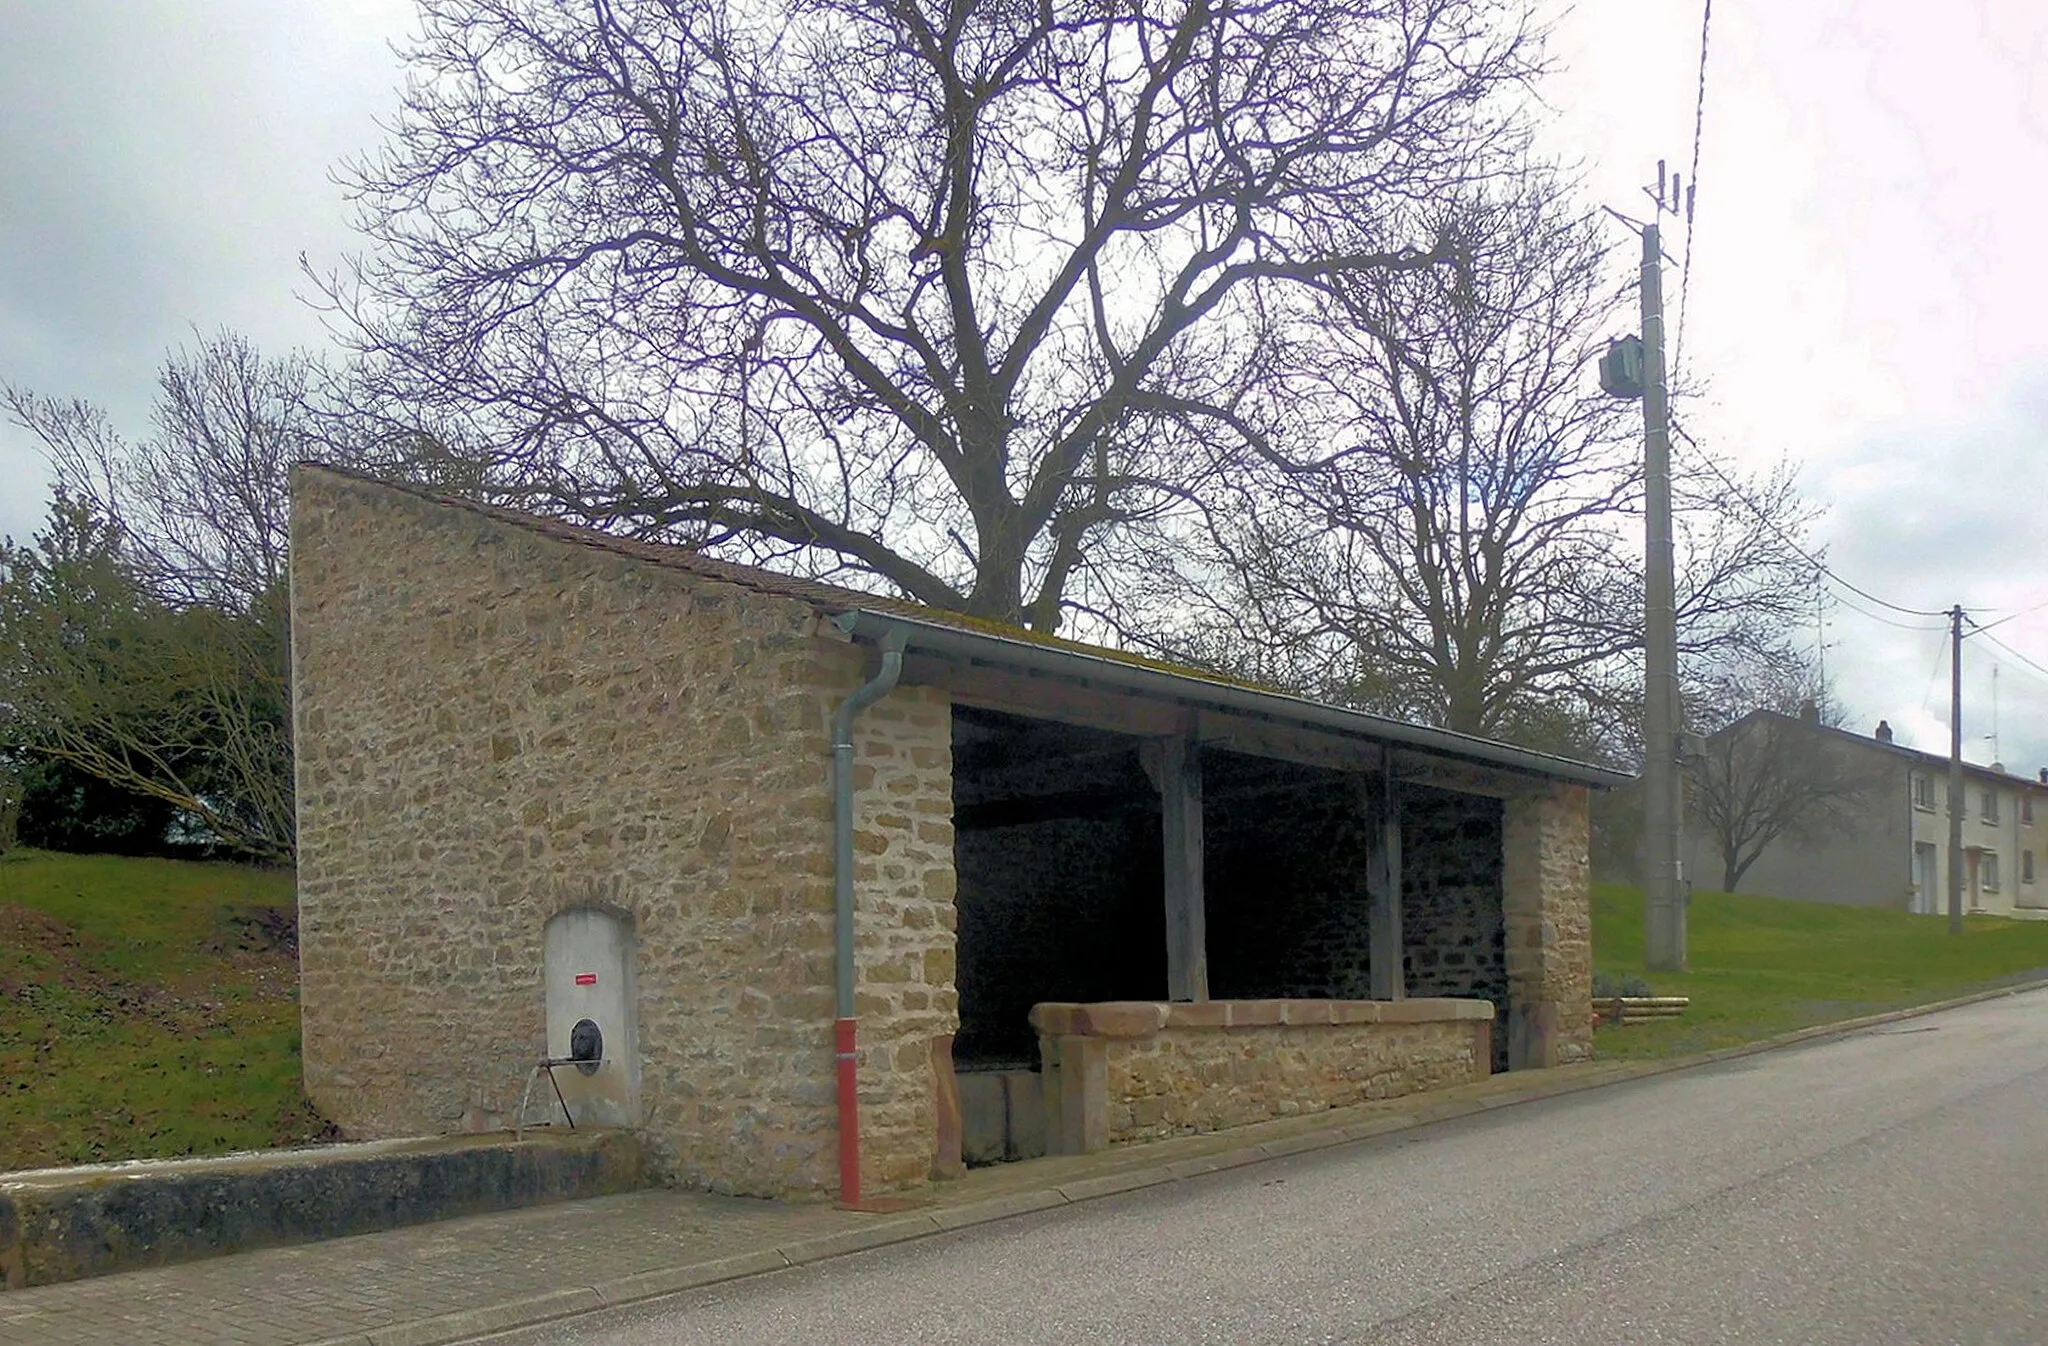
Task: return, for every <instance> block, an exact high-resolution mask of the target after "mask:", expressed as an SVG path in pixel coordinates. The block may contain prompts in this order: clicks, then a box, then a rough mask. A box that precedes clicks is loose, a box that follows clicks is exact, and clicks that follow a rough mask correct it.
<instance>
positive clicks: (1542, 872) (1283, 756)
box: [291, 467, 1623, 1201]
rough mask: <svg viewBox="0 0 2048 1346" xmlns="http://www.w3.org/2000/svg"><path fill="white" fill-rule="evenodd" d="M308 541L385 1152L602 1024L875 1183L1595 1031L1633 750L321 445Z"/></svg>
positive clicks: (498, 1094) (303, 544)
mask: <svg viewBox="0 0 2048 1346" xmlns="http://www.w3.org/2000/svg"><path fill="white" fill-rule="evenodd" d="M291 541H292V617H293V624H292V630H293V649H292V657H293V688H294V702H295V704H294V715H295V724H296V732H297V754H298V760H297V783H298V807H299V910H300V929H301V955H300V957H301V973H302V983H303V984H302V1004H303V1015H304V1030H305V1031H304V1061H305V1077H306V1087H307V1089H308V1092H309V1093H310V1094H311V1096H312V1097H313V1099H314V1100H315V1101H316V1102H317V1103H318V1104H319V1105H320V1107H321V1108H322V1109H323V1110H324V1111H325V1112H326V1113H327V1114H328V1115H329V1116H330V1117H332V1118H333V1119H334V1120H335V1121H336V1122H337V1123H339V1124H340V1125H341V1127H342V1128H343V1129H344V1131H345V1132H347V1133H348V1134H350V1135H352V1136H358V1137H378V1136H399V1135H419V1134H432V1133H444V1132H462V1131H487V1130H495V1129H500V1128H504V1127H508V1126H512V1125H514V1124H515V1121H516V1120H519V1119H518V1116H517V1115H518V1113H519V1112H520V1107H521V1100H522V1096H523V1095H524V1094H525V1093H526V1090H527V1087H528V1086H529V1085H530V1084H531V1083H532V1080H531V1078H530V1077H531V1074H532V1071H533V1067H534V1063H535V1061H536V1060H537V1059H539V1058H541V1057H542V1056H544V1055H545V1056H548V1057H555V1058H565V1057H569V1056H572V1055H573V1056H580V1057H584V1058H588V1059H587V1060H586V1061H585V1068H584V1069H575V1068H564V1069H560V1070H557V1071H556V1072H555V1074H556V1076H557V1078H558V1079H560V1080H561V1081H562V1089H563V1094H564V1100H565V1103H566V1106H567V1108H568V1110H569V1111H570V1112H571V1114H572V1115H573V1116H574V1117H575V1118H576V1119H577V1120H579V1121H581V1122H584V1123H586V1124H588V1123H598V1124H611V1125H619V1126H629V1127H632V1128H635V1129H636V1130H637V1131H638V1132H639V1133H640V1134H641V1136H642V1137H643V1138H644V1140H645V1142H646V1145H647V1148H648V1151H649V1153H650V1155H651V1156H652V1158H653V1161H654V1163H655V1165H656V1167H657V1168H658V1169H659V1170H660V1171H661V1172H663V1173H664V1174H665V1175H666V1176H668V1177H669V1178H671V1179H672V1180H675V1181H678V1182H681V1183H684V1184H688V1185H693V1186H700V1187H706V1188H710V1189H713V1190H718V1191H726V1192H736V1193H745V1194H755V1195H802V1194H818V1195H831V1196H838V1197H840V1198H841V1199H845V1200H852V1201H858V1200H861V1199H863V1198H864V1197H866V1196H871V1195H873V1194H876V1193H883V1192H889V1191H898V1190H902V1189H905V1188H909V1187H913V1186H915V1185H917V1184H920V1183H923V1182H925V1181H928V1180H929V1179H931V1178H932V1177H934V1176H935V1175H936V1176H944V1175H946V1174H948V1173H951V1172H955V1171H957V1169H958V1166H959V1164H960V1162H961V1156H962V1152H963V1149H964V1151H965V1153H966V1155H967V1157H968V1158H969V1159H973V1160H987V1159H996V1158H1002V1157H1021V1156H1028V1155H1031V1154H1035V1153H1042V1152H1045V1151H1046V1150H1051V1151H1054V1152H1070V1151H1076V1150H1085V1149H1091V1148H1097V1147H1100V1146H1104V1145H1111V1144H1117V1143H1120V1142H1124V1141H1129V1140H1136V1139H1143V1138H1147V1137H1152V1136H1160V1135H1168V1134H1173V1133H1177V1132H1188V1131H1198V1130H1208V1129H1213V1128H1216V1127H1222V1126H1230V1125H1237V1124H1241V1123H1244V1122H1249V1121H1254V1120H1257V1119H1259V1118H1262V1117H1268V1116H1274V1115H1279V1114H1282V1113H1294V1112H1302V1111H1310V1110H1315V1109H1320V1108H1327V1107H1334V1106H1341V1105H1343V1104H1346V1103H1352V1102H1357V1101H1360V1100H1363V1099H1367V1098H1377V1097H1388V1096H1392V1095H1395V1094H1399V1093H1404V1092H1409V1091H1413V1090H1418V1089H1426V1088H1431V1087H1436V1086H1440V1085H1443V1084H1447V1083H1452V1082H1457V1081H1462V1080H1468V1079H1471V1078H1473V1077H1474V1076H1475V1075H1481V1074H1484V1073H1486V1072H1487V1071H1489V1070H1494V1069H1501V1068H1509V1069H1519V1068H1524V1067H1540V1066H1549V1065H1554V1064H1558V1063H1562V1062H1567V1061H1573V1060H1578V1059H1581V1058H1584V1057H1585V1056H1587V1055H1588V1054H1589V1052H1590V1044H1591V1027H1590V1013H1589V996H1590V986H1589V982H1590V969H1591V947H1590V929H1589V912H1588V892H1587V857H1586V849H1587V824H1586V800H1587V792H1588V790H1589V788H1603V787H1605V786H1608V785H1611V784H1615V783H1617V782H1619V781H1620V780H1621V779H1623V778H1622V777H1619V776H1616V775H1614V774H1613V773H1610V772H1607V771H1604V770H1602V769H1599V768H1595V767H1590V766H1586V765H1584V764H1580V763H1575V762H1569V761H1564V760H1561V759H1558V758H1553V757H1546V756H1543V755H1540V754H1535V753H1531V752H1527V751H1523V750H1520V749H1516V748H1511V747H1507V746H1505V745H1501V744H1496V743H1489V742H1485V741H1482V740H1478V739H1473V738H1468V737H1464V736H1460V735H1457V734H1452V733H1447V732H1443V731H1439V730H1432V729H1424V728H1418V727H1415V726H1411V725H1405V724H1400V723H1396V722H1392V721H1388V720H1384V719H1380V718H1377V717H1374V716H1370V715H1362V714H1358V713H1355V712H1351V711H1346V710H1342V709H1338V708H1335V707H1331V706H1326V705H1320V704H1317V703H1314V702H1310V701H1306V700H1303V699H1300V698H1296V697H1292V696H1287V695H1283V694H1280V693H1276V692H1270V691H1265V690H1261V689H1256V688H1251V687H1247V686H1240V685H1237V684H1233V683H1229V682H1225V681H1220V680H1216V679H1213V678H1210V677H1207V676H1204V675H1202V674H1199V673H1194V672H1190V671H1186V670H1177V669H1171V668H1165V667H1161V666H1158V665H1153V664H1148V663H1143V662H1137V661H1133V660H1130V659H1128V658H1126V657H1124V656H1120V655H1117V654H1114V653H1111V652H1107V651H1102V650H1096V649H1092V648H1090V647H1086V646H1081V645H1076V644H1073V643H1070V642H1063V641H1051V640H1047V639H1044V638H1042V637H1037V636H1033V635H1028V634H1026V633H1023V632H1019V631H1014V630H1009V629H1006V628H1001V627H995V626H991V625H988V624H986V623H979V622H973V621H969V620H966V619H961V618H958V617H954V616H951V615H948V614H944V613H940V612H935V611H932V610H929V609H926V608H922V607H919V606H917V605H914V604H910V603H905V602H901V601H896V600H891V599H887V598H879V597H875V596H872V595H868V594H862V593H856V592H853V591H851V590H846V589H840V588H835V587H832V586H828V585H823V584H818V583H812V582H807V581H803V580H798V579H792V578H789V577H786V576H781V575H775V574H770V573H768V572H764V571H760V570H755V569H750V568H748V567H744V566H738V565H732V564H728V563H725V562H722V561H717V560H713V559H710V558H707V557H703V556H698V555H695V554H693V553H690V552H688V551H684V550H681V549H677V548H672V547H664V546H657V545H652V544H645V543H636V542H631V541H626V540H622V539H619V538H614V537H609V536H606V535H603V534H599V533H594V532H589V531H586V530H582V529H577V528H573V527H569V526H566V525H563V524H559V523H554V522H549V521H545V520H541V519H536V518H531V517H527V516H524V515H519V514H514V513H510V512H507V511H502V510H497V509H492V508H488V507H484V506H479V505H476V504H472V503H467V502H460V501H455V500H448V499H442V498H439V497H436V496H434V495H431V494H429V493H426V492H422V491H417V490H413V489H410V488H404V487H398V486H392V485H386V484H379V483H374V482H370V481H367V480H362V479H358V478H355V477H352V476H349V475H346V474H344V473H341V472H337V471H334V470H331V469H326V468H318V467H303V468H301V469H300V470H299V471H298V472H297V474H296V476H295V479H294V488H293V505H292V539H291ZM840 729H846V730H848V731H850V732H847V733H845V734H844V735H842V734H841V733H840V732H838V731H839V730H840ZM835 741H841V742H843V743H844V744H845V745H846V746H844V747H841V748H839V749H837V750H835ZM535 1100H536V1101H535V1102H534V1104H533V1111H532V1113H531V1114H530V1115H529V1117H528V1118H527V1120H530V1121H540V1120H543V1119H545V1118H546V1117H547V1116H548V1115H549V1112H550V1110H552V1111H553V1114H554V1116H555V1117H556V1118H557V1119H559V1116H560V1111H561V1109H560V1107H559V1106H557V1105H556V1104H555V1100H554V1097H553V1093H552V1091H551V1090H548V1089H547V1088H546V1087H545V1086H543V1088H542V1090H541V1092H540V1093H539V1094H536V1095H535ZM543 1102H544V1103H545V1104H546V1106H542V1103H543Z"/></svg>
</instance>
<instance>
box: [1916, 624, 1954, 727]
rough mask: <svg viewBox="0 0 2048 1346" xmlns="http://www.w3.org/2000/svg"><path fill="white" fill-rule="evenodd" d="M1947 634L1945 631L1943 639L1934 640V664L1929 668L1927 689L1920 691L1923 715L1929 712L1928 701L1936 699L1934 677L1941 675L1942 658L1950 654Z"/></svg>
mask: <svg viewBox="0 0 2048 1346" xmlns="http://www.w3.org/2000/svg"><path fill="white" fill-rule="evenodd" d="M1946 636H1947V633H1946V632H1944V633H1943V639H1941V640H1937V641H1935V642H1934V666H1933V667H1932V668H1930V669H1928V670H1927V690H1926V691H1924V692H1922V693H1920V713H1921V714H1922V715H1925V714H1926V713H1927V703H1928V702H1929V701H1931V700H1933V699H1934V679H1935V678H1936V677H1938V676H1939V675H1940V673H1941V664H1942V659H1943V658H1944V656H1946V655H1947V654H1948V640H1947V638H1946Z"/></svg>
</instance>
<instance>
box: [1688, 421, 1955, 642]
mask: <svg viewBox="0 0 2048 1346" xmlns="http://www.w3.org/2000/svg"><path fill="white" fill-rule="evenodd" d="M1671 428H1672V429H1673V430H1674V431H1676V432H1677V434H1678V437H1679V438H1680V439H1683V440H1684V441H1685V442H1686V443H1687V444H1690V445H1691V446H1692V447H1693V448H1694V449H1696V450H1698V452H1699V455H1700V461H1701V462H1703V463H1705V464H1706V465H1707V469H1708V470H1709V471H1711V472H1712V473H1713V474H1714V475H1715V476H1716V477H1719V478H1720V479H1721V484H1722V485H1723V486H1726V487H1727V488H1728V490H1729V493H1730V494H1732V495H1733V496H1734V497H1735V498H1736V499H1737V500H1740V501H1741V502H1742V503H1743V504H1745V505H1747V506H1749V511H1750V513H1752V514H1754V515H1756V517H1757V520H1758V521H1759V522H1760V523H1762V524H1763V525H1764V526H1765V527H1766V528H1768V529H1770V530H1771V531H1772V532H1773V533H1776V534H1777V535H1778V538H1779V540H1780V541H1782V542H1783V543H1784V544H1785V545H1786V546H1788V547H1790V548H1791V549H1792V550H1793V551H1794V552H1795V553H1797V554H1798V555H1799V557H1800V558H1801V559H1803V560H1804V561H1805V562H1806V563H1807V564H1808V565H1810V566H1812V567H1813V568H1814V569H1815V570H1818V571H1819V572H1820V573H1821V574H1823V575H1825V576H1827V577H1828V578H1829V579H1831V580H1833V581H1834V582H1835V583H1836V584H1839V585H1840V586H1841V587H1842V588H1844V589H1847V590H1848V591H1849V592H1850V593H1852V594H1855V595H1857V596H1858V597H1860V598H1863V599H1865V600H1867V601H1869V602H1872V603H1875V604H1877V605H1878V606H1879V607H1881V608H1890V609H1891V610H1892V611H1893V612H1899V613H1904V614H1905V615H1906V616H1908V617H1946V616H1948V613H1947V611H1946V610H1944V609H1940V608H1909V607H1906V606H1904V605H1903V604H1900V603H1894V602H1892V601H1891V600H1890V599H1887V598H1879V597H1878V596H1877V595H1876V594H1874V593H1872V592H1870V590H1868V589H1865V588H1863V587H1861V586H1860V585H1855V584H1851V583H1849V581H1847V580H1845V579H1843V578H1842V577H1841V576H1840V575H1838V574H1836V573H1835V572H1834V571H1833V570H1831V569H1829V568H1828V566H1827V564H1826V563H1825V562H1823V561H1821V560H1820V559H1818V558H1817V557H1815V556H1814V555H1813V553H1811V552H1809V551H1807V550H1806V548H1804V547H1802V546H1800V545H1799V543H1798V541H1797V540H1796V539H1794V538H1793V536H1792V535H1791V534H1790V533H1788V532H1786V531H1785V530H1784V529H1783V528H1781V527H1779V526H1778V521H1777V520H1776V519H1773V518H1772V517H1771V516H1770V514H1769V513H1768V512H1766V511H1765V509H1764V507H1763V506H1762V505H1759V504H1757V503H1756V501H1754V500H1752V499H1750V498H1749V494H1748V493H1747V492H1746V491H1744V490H1743V489H1742V488H1741V487H1740V486H1737V485H1736V484H1735V479H1734V478H1732V477H1730V476H1729V475H1728V474H1727V473H1726V472H1723V471H1722V470H1721V465H1720V464H1719V463H1717V462H1715V461H1714V457H1713V455H1712V454H1710V453H1708V452H1707V451H1706V450H1705V449H1704V448H1701V447H1700V442H1699V441H1698V440H1696V439H1694V438H1693V437H1692V433H1691V432H1690V431H1688V430H1687V429H1686V428H1685V427H1684V426H1683V425H1681V424H1679V422H1678V418H1677V417H1675V416H1674V417H1672V418H1671ZM1849 606H1850V607H1852V608H1854V605H1853V604H1850V605H1849ZM1855 610H1856V611H1858V612H1862V611H1863V610H1862V609H1861V608H1855ZM1863 615H1864V616H1866V617H1872V618H1874V619H1876V620H1878V621H1883V620H1885V619H1884V618H1881V617H1877V616H1876V614H1875V613H1870V612H1864V613H1863ZM1892 624H1893V625H1895V626H1896V625H1898V623H1896V622H1894V623H1892ZM1907 629H1908V630H1933V629H1934V628H1932V627H1909V628H1907Z"/></svg>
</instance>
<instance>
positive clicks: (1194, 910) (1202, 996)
mask: <svg viewBox="0 0 2048 1346" xmlns="http://www.w3.org/2000/svg"><path fill="white" fill-rule="evenodd" d="M1159 768H1160V769H1159V803H1160V811H1161V815H1162V816H1161V821H1162V823H1163V826H1162V827H1161V829H1160V830H1161V832H1162V834H1163V835H1164V837H1165V841H1166V855H1165V859H1166V998H1167V999H1169V1000H1207V999H1208V998H1209V944H1208V934H1207V920H1206V918H1205V917H1204V915H1203V910H1202V750H1201V745H1200V744H1199V743H1197V742H1196V741H1195V739H1194V737H1193V736H1192V735H1181V736H1177V737H1174V738H1169V739H1166V740H1164V741H1163V742H1162V743H1161V744H1160V754H1159Z"/></svg>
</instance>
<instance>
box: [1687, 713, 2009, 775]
mask: <svg viewBox="0 0 2048 1346" xmlns="http://www.w3.org/2000/svg"><path fill="white" fill-rule="evenodd" d="M1758 720H1776V721H1778V722H1780V723H1783V724H1791V725H1797V726H1799V727H1800V728H1802V729H1806V730H1808V731H1810V732H1812V733H1815V734H1820V735H1824V736H1827V737H1829V738H1832V739H1835V740H1836V741H1838V742H1842V743H1847V744H1850V745H1852V746H1854V747H1857V748H1861V749H1866V750H1868V751H1871V752H1879V753H1886V754H1889V755H1890V756H1892V757H1895V758H1898V759H1901V760H1905V761H1910V762H1912V763H1913V764H1915V765H1918V766H1923V767H1927V768H1930V769H1933V770H1938V771H1947V770H1948V755H1947V754H1946V753H1938V752H1925V751H1923V750H1921V749H1919V748H1909V747H1907V746H1905V745H1904V744H1903V743H1887V742H1885V741H1884V740H1883V739H1878V738H1872V737H1870V736H1869V735H1867V734H1859V733H1857V732H1856V731H1855V730H1853V729H1842V728H1838V727H1836V726H1834V725H1827V724H1816V723H1814V722H1813V721H1811V720H1803V719H1801V718H1799V717H1798V716H1796V715H1787V714H1786V713H1785V712H1783V711H1779V710H1763V709H1758V710H1753V711H1751V712H1749V713H1748V714H1747V715H1744V716H1742V717H1741V718H1739V719H1734V720H1730V721H1729V722H1728V723H1727V724H1725V725H1722V726H1721V727H1720V728H1719V729H1716V730H1715V731H1714V733H1713V737H1715V738H1720V737H1721V736H1723V735H1725V734H1732V733H1734V732H1735V731H1736V730H1738V729H1740V728H1741V727H1742V726H1743V725H1746V724H1753V723H1755V722H1756V721H1758ZM1963 771H1964V772H1965V773H1966V774H1968V775H1970V776H1973V777H1976V778H1977V779H1979V780H1985V781H1992V782H1995V783H1997V784H2000V785H2012V786H2029V787H2032V788H2033V789H2035V790H2039V791H2048V782H2044V781H2042V780H2040V779H2038V778H2037V777H2034V776H2020V775H2015V774H2014V773H2012V772H2010V771H2005V770H1993V769H1992V768H1991V767H1988V766H1979V765H1978V764H1977V763H1975V762H1964V763H1963Z"/></svg>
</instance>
